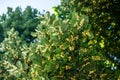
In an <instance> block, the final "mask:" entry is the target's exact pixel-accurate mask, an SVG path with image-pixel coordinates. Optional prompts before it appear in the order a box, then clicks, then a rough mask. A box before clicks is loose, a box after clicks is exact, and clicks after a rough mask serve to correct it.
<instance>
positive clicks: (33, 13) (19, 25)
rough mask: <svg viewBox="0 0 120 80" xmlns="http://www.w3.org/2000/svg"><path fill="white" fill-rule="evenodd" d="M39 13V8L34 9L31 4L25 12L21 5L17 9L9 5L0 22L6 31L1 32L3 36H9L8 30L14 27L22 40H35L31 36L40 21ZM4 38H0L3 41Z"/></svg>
mask: <svg viewBox="0 0 120 80" xmlns="http://www.w3.org/2000/svg"><path fill="white" fill-rule="evenodd" d="M37 14H38V11H37V9H32V8H31V7H30V6H27V7H26V9H25V10H24V11H23V12H22V9H21V8H20V7H17V8H16V9H15V11H13V10H12V8H10V7H8V11H7V14H3V15H2V16H1V18H0V19H1V21H0V22H1V23H0V24H1V27H2V28H3V33H4V34H1V36H4V37H7V31H9V30H10V29H11V28H14V29H15V31H18V32H19V36H20V37H21V38H22V40H24V41H27V42H31V41H32V40H34V38H33V37H32V36H31V32H34V31H35V28H36V27H37V25H38V23H39V22H40V21H39V19H38V18H37ZM3 39H4V38H3ZM3 39H2V38H1V39H0V40H1V41H2V40H3Z"/></svg>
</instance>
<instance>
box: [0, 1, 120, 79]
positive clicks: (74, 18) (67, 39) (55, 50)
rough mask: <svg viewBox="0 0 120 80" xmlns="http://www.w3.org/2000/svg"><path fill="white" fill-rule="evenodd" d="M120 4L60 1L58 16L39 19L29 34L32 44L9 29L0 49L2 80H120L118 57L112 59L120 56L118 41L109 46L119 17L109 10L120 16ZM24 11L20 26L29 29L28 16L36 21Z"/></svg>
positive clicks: (29, 11)
mask: <svg viewBox="0 0 120 80" xmlns="http://www.w3.org/2000/svg"><path fill="white" fill-rule="evenodd" d="M118 3H119V1H117V0H115V2H112V1H111V2H110V1H107V0H103V1H97V0H82V1H79V0H61V5H59V6H57V7H54V10H55V11H56V13H57V14H52V15H50V13H49V12H46V13H45V14H44V15H39V16H38V18H39V19H38V20H39V21H40V23H39V24H38V26H37V27H36V29H35V32H34V31H33V32H32V33H31V34H32V37H33V38H35V39H34V40H33V41H32V42H31V43H26V42H24V41H23V37H21V36H19V34H18V33H19V31H18V33H17V32H16V31H14V28H12V29H10V32H8V33H7V36H6V37H5V39H4V40H3V42H2V43H1V46H0V53H1V54H0V57H1V59H0V60H1V62H0V63H1V65H0V71H1V73H3V74H1V75H0V78H2V79H7V78H9V79H12V80H13V79H20V80H24V79H32V80H49V79H50V80H99V79H100V80H111V79H112V80H117V79H118V80H119V79H120V69H119V63H117V62H114V61H115V60H114V59H115V58H116V57H115V55H114V54H113V55H112V54H111V53H110V52H112V51H116V52H119V47H118V46H119V41H116V42H115V43H118V45H115V46H111V44H113V45H114V42H113V43H111V41H114V40H113V38H114V37H115V36H116V35H117V34H118V33H119V28H118V26H119V23H118V22H117V21H118V19H119V17H115V16H113V15H114V14H113V13H111V12H110V11H109V10H110V6H111V5H113V4H116V5H113V6H115V7H116V9H115V11H117V12H119V7H118V6H117V4H118ZM101 4H102V5H101ZM26 9H27V10H26V11H24V12H23V15H24V17H22V20H23V21H27V22H25V24H26V25H27V23H29V21H28V20H31V16H34V17H35V16H36V17H37V15H32V9H31V7H27V8H26ZM106 10H108V11H106ZM9 11H10V12H9V15H11V14H12V13H14V12H13V11H12V10H11V9H9ZM17 12H18V11H17ZM33 12H34V13H36V12H37V11H36V10H34V11H33ZM29 13H30V14H29ZM16 14H17V13H16ZM19 14H21V13H19ZM26 15H27V16H26ZM19 17H20V16H19ZM19 17H18V18H19ZM109 17H110V18H109ZM6 20H8V19H7V18H6V15H5V16H2V22H5V21H6ZM32 22H33V23H36V22H34V21H30V23H32ZM4 24H5V23H4ZM10 24H11V23H10ZM2 25H3V24H2ZM16 26H18V25H16ZM23 27H25V25H24V26H23ZM26 27H27V28H28V26H26ZM26 27H25V28H23V29H25V30H26ZM20 28H21V27H20ZM117 29H118V30H117ZM111 31H113V32H114V31H117V33H115V32H114V33H113V34H112V33H111ZM23 33H24V32H23ZM103 33H105V34H103ZM107 33H108V34H107ZM20 34H21V33H20ZM25 35H26V34H24V35H23V36H25ZM106 35H107V36H106ZM117 37H119V35H118V36H117ZM25 38H26V37H25ZM117 39H118V38H117ZM118 40H119V39H118ZM28 44H29V45H28ZM114 47H116V49H114ZM109 49H110V50H109ZM107 50H108V51H107ZM107 53H108V54H107ZM116 56H117V57H119V54H116ZM111 57H112V58H111ZM11 58H12V59H11ZM109 59H111V60H109ZM116 59H117V60H118V58H116ZM9 63H10V64H11V65H9ZM13 66H14V67H13ZM4 71H5V72H4ZM9 76H10V77H9Z"/></svg>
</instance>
